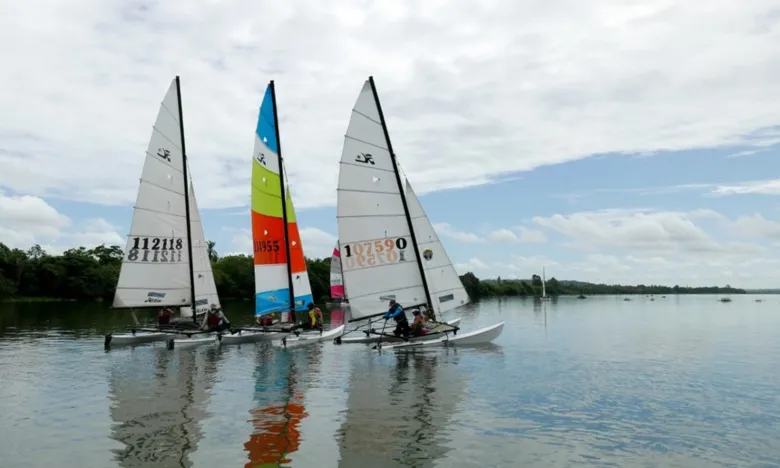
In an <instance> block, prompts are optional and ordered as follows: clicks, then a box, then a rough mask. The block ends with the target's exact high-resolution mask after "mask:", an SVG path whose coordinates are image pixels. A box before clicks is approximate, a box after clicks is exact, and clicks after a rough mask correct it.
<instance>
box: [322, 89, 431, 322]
mask: <svg viewBox="0 0 780 468" xmlns="http://www.w3.org/2000/svg"><path fill="white" fill-rule="evenodd" d="M396 177H397V176H396V172H395V168H394V163H393V160H392V158H391V157H390V152H389V151H388V144H387V140H386V138H385V135H384V130H383V128H382V124H381V120H380V117H379V109H378V108H377V104H376V101H375V99H374V93H373V90H372V86H371V82H370V81H368V80H367V81H366V82H365V84H364V85H363V89H362V90H361V91H360V96H359V97H358V99H357V102H355V106H354V107H353V109H352V116H351V118H350V121H349V127H348V128H347V134H346V136H345V138H344V149H343V152H342V155H341V165H340V170H339V185H338V209H337V218H338V227H339V242H340V244H341V249H340V250H341V262H342V270H343V275H344V286H345V287H346V289H347V290H348V291H349V303H350V306H351V314H352V320H358V319H361V318H366V317H370V316H374V315H378V314H380V313H382V312H384V311H385V310H387V303H388V301H389V300H390V299H395V300H397V301H398V302H399V303H400V304H401V305H403V306H412V305H418V304H423V303H425V302H426V297H425V290H424V288H423V282H422V277H421V275H420V269H419V266H418V264H417V260H416V257H415V255H416V254H415V246H414V243H413V242H412V238H411V233H410V230H409V225H408V222H407V220H406V215H405V213H404V207H403V201H402V198H401V190H400V187H399V184H398V181H397V179H396Z"/></svg>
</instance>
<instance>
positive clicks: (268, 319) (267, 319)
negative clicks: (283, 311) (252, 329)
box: [257, 312, 276, 327]
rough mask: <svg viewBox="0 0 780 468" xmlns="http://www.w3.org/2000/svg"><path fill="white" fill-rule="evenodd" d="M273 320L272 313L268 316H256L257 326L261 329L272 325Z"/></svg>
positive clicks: (273, 314)
mask: <svg viewBox="0 0 780 468" xmlns="http://www.w3.org/2000/svg"><path fill="white" fill-rule="evenodd" d="M275 318H276V314H275V313H273V312H272V313H270V314H265V315H258V316H257V324H258V325H259V326H261V327H267V326H270V325H273V324H274V319H275Z"/></svg>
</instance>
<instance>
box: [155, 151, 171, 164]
mask: <svg viewBox="0 0 780 468" xmlns="http://www.w3.org/2000/svg"><path fill="white" fill-rule="evenodd" d="M157 156H159V157H161V158H163V159H164V160H166V161H168V162H171V152H170V151H168V150H167V149H165V148H159V149H158V150H157Z"/></svg>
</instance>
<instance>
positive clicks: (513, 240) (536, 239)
mask: <svg viewBox="0 0 780 468" xmlns="http://www.w3.org/2000/svg"><path fill="white" fill-rule="evenodd" d="M517 231H518V232H520V235H519V236H518V235H517V234H515V232H513V231H510V230H509V229H506V228H501V229H496V230H495V231H493V232H491V233H490V234H489V235H488V238H489V239H490V240H491V241H492V242H499V243H505V244H518V243H527V244H541V243H543V242H547V236H545V235H544V233H543V232H542V231H538V230H535V229H528V228H527V227H525V226H521V227H519V228H517Z"/></svg>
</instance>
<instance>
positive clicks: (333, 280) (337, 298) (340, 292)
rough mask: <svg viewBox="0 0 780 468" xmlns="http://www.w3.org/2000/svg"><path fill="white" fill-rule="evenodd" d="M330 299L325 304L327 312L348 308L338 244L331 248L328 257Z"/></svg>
mask: <svg viewBox="0 0 780 468" xmlns="http://www.w3.org/2000/svg"><path fill="white" fill-rule="evenodd" d="M330 299H331V300H330V302H328V303H327V304H326V305H327V307H328V309H329V310H331V309H345V308H347V307H349V300H348V299H347V295H346V292H345V290H344V274H343V272H342V269H341V252H340V251H339V244H338V242H337V243H336V246H335V247H333V254H332V255H331V257H330Z"/></svg>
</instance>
